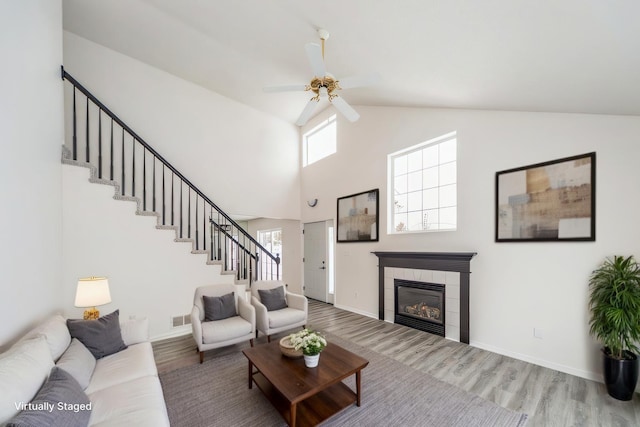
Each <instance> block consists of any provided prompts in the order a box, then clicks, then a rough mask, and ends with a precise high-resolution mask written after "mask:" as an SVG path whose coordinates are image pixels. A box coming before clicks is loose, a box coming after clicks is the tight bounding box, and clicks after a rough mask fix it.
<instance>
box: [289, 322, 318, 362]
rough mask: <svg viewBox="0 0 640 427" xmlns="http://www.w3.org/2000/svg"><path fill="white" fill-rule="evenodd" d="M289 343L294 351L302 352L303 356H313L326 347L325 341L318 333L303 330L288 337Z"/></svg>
mask: <svg viewBox="0 0 640 427" xmlns="http://www.w3.org/2000/svg"><path fill="white" fill-rule="evenodd" d="M289 341H291V344H293V346H294V348H295V349H296V350H302V354H304V355H305V356H315V355H316V354H320V352H321V351H322V350H323V349H324V348H325V347H326V346H327V340H326V339H325V338H324V337H323V336H322V334H320V333H319V332H316V331H312V330H311V329H303V330H302V331H300V332H296V333H295V334H291V335H289Z"/></svg>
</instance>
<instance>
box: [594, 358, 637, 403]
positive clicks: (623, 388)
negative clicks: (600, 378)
mask: <svg viewBox="0 0 640 427" xmlns="http://www.w3.org/2000/svg"><path fill="white" fill-rule="evenodd" d="M602 353H603V354H604V358H603V360H604V384H605V386H606V387H607V392H608V393H609V395H610V396H611V397H613V398H615V399H618V400H631V399H633V393H634V392H635V389H636V383H637V382H638V356H636V355H635V354H633V353H629V352H625V356H626V357H628V359H623V360H618V359H615V358H613V357H611V356H610V355H609V350H608V349H607V348H603V349H602Z"/></svg>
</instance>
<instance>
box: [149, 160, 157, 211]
mask: <svg viewBox="0 0 640 427" xmlns="http://www.w3.org/2000/svg"><path fill="white" fill-rule="evenodd" d="M152 172H153V182H152V188H151V190H152V191H153V198H152V199H151V207H152V208H153V211H154V212H155V213H158V211H156V156H153V170H152Z"/></svg>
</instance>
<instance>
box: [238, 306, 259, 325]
mask: <svg viewBox="0 0 640 427" xmlns="http://www.w3.org/2000/svg"><path fill="white" fill-rule="evenodd" d="M238 314H239V315H240V317H242V318H243V319H244V320H246V321H248V322H250V323H251V330H252V331H255V330H256V309H255V308H254V307H253V306H252V305H251V304H249V303H248V302H247V301H246V300H245V299H244V298H238Z"/></svg>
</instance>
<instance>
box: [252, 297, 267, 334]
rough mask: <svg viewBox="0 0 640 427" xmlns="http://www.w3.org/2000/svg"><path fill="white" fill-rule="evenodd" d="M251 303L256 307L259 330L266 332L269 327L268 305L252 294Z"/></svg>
mask: <svg viewBox="0 0 640 427" xmlns="http://www.w3.org/2000/svg"><path fill="white" fill-rule="evenodd" d="M251 305H253V307H254V308H255V309H256V327H257V328H258V330H259V331H262V332H264V333H266V331H267V330H268V329H269V316H268V315H267V307H265V305H264V304H262V303H261V302H260V301H258V298H256V297H254V296H253V295H252V296H251Z"/></svg>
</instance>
